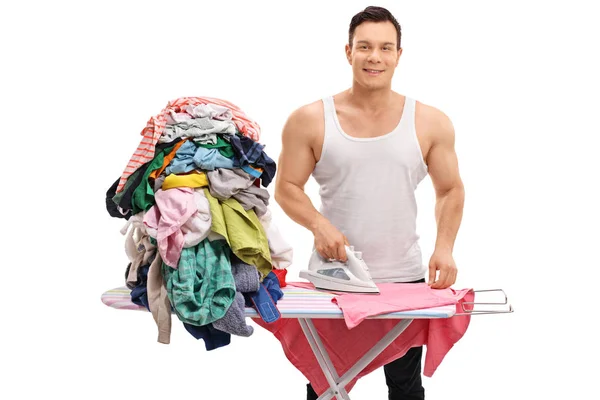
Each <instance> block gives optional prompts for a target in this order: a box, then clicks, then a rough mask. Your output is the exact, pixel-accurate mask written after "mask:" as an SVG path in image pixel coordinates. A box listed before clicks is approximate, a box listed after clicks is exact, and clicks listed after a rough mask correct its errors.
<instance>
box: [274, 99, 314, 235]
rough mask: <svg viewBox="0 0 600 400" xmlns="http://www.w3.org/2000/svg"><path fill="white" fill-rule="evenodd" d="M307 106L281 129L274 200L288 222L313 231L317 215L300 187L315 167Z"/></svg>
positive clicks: (290, 118) (289, 119)
mask: <svg viewBox="0 0 600 400" xmlns="http://www.w3.org/2000/svg"><path fill="white" fill-rule="evenodd" d="M308 107H310V106H304V107H302V108H300V109H298V110H296V111H294V112H293V113H292V114H291V115H290V117H289V118H288V120H287V121H286V123H285V126H284V127H283V132H282V135H281V153H280V155H279V161H278V163H277V176H276V179H275V201H277V203H278V204H279V206H281V208H282V209H283V211H285V213H286V214H287V215H288V216H289V217H290V218H291V219H292V220H294V221H295V222H296V223H298V224H300V225H302V226H303V227H305V228H306V229H308V230H310V231H311V232H314V230H315V227H316V223H317V219H318V217H319V215H320V214H319V212H318V211H317V209H316V208H315V207H314V205H313V204H312V202H311V201H310V198H309V197H308V196H307V195H306V193H305V192H304V185H305V184H306V182H307V181H308V178H309V177H310V174H311V173H312V171H313V169H314V168H315V165H316V160H315V156H314V153H313V150H312V146H311V142H312V141H313V140H314V134H313V132H311V128H312V127H311V126H310V120H311V118H310V114H309V113H310V110H307V108H308ZM313 129H314V128H313Z"/></svg>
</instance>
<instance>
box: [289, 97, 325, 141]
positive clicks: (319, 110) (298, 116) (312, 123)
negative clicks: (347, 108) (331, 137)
mask: <svg viewBox="0 0 600 400" xmlns="http://www.w3.org/2000/svg"><path fill="white" fill-rule="evenodd" d="M323 129H324V112H323V103H322V101H321V100H317V101H315V102H312V103H309V104H305V105H303V106H301V107H299V108H297V109H296V110H294V111H293V112H292V113H291V114H290V116H289V117H288V119H287V121H286V123H285V127H284V129H283V134H284V136H288V135H293V136H296V135H301V136H302V137H303V138H305V139H307V140H312V139H315V137H317V136H318V135H319V132H322V131H323Z"/></svg>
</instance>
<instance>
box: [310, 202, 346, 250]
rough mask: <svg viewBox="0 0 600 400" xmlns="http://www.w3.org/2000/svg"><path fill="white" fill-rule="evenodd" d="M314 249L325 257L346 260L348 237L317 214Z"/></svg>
mask: <svg viewBox="0 0 600 400" xmlns="http://www.w3.org/2000/svg"><path fill="white" fill-rule="evenodd" d="M313 235H314V236H315V249H316V250H317V252H318V253H319V254H320V255H321V257H323V258H325V259H335V260H339V261H342V262H346V261H347V259H348V257H347V256H346V249H345V247H344V246H349V245H350V243H348V239H347V238H346V236H344V234H343V233H342V232H340V231H339V230H338V229H337V228H336V227H335V226H333V224H332V223H331V222H329V220H328V219H327V218H325V217H323V216H322V215H320V214H319V216H318V217H317V222H316V223H315V228H314V229H313Z"/></svg>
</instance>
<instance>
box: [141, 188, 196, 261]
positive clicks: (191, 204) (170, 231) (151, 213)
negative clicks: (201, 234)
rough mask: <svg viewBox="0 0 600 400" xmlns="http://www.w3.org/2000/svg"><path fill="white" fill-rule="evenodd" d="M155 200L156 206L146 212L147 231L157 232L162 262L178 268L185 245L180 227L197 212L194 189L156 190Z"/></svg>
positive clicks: (145, 223)
mask: <svg viewBox="0 0 600 400" xmlns="http://www.w3.org/2000/svg"><path fill="white" fill-rule="evenodd" d="M154 200H155V201H156V204H155V205H153V206H152V207H150V209H149V210H148V211H147V212H146V215H145V216H144V225H146V226H147V228H148V231H149V232H150V231H151V230H156V242H157V245H158V252H159V254H160V256H161V257H162V259H163V262H164V263H165V264H167V265H168V266H169V267H171V268H177V264H178V263H179V256H180V255H181V250H182V249H183V244H184V238H183V232H182V230H181V227H182V226H183V225H184V224H185V223H186V222H187V221H188V220H189V219H190V217H191V216H192V215H194V213H196V212H197V211H198V207H197V205H196V202H195V199H194V190H193V189H192V188H188V187H177V188H172V189H169V190H162V189H159V190H157V191H156V193H155V194H154Z"/></svg>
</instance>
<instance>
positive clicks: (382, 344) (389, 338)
mask: <svg viewBox="0 0 600 400" xmlns="http://www.w3.org/2000/svg"><path fill="white" fill-rule="evenodd" d="M411 322H412V319H402V320H400V322H398V323H397V324H396V326H394V327H393V328H392V329H391V330H390V331H389V332H388V333H386V335H385V336H384V337H382V338H381V339H380V340H379V342H377V343H376V344H375V346H373V347H372V348H371V349H370V350H369V351H367V352H366V353H365V355H364V356H362V357H361V359H360V360H358V361H357V362H356V364H354V365H353V366H352V367H351V368H350V369H349V370H348V371H346V373H345V374H344V375H342V377H341V378H340V380H339V382H340V385H342V386H346V385H347V384H348V383H349V382H350V381H351V380H352V379H354V378H355V377H356V375H358V374H359V373H360V371H362V370H363V369H365V368H366V367H367V365H369V364H371V362H372V361H373V360H374V359H375V358H376V357H377V356H378V355H379V354H381V353H382V352H383V351H384V350H385V349H387V347H388V346H389V345H390V344H392V342H393V341H394V340H396V338H397V337H398V336H400V334H401V333H402V332H404V330H405V329H406V328H407V327H408V325H410V323H411Z"/></svg>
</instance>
